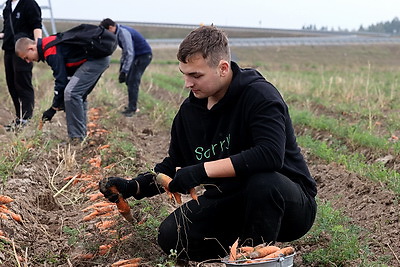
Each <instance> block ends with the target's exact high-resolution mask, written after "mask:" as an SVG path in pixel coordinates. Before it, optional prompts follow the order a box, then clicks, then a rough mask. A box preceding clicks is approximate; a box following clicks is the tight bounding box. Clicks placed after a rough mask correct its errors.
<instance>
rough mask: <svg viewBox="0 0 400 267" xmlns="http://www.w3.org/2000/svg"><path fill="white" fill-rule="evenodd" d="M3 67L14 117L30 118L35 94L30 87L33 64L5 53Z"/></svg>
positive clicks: (12, 54)
mask: <svg viewBox="0 0 400 267" xmlns="http://www.w3.org/2000/svg"><path fill="white" fill-rule="evenodd" d="M4 67H5V72H6V81H7V87H8V91H9V92H10V95H11V99H12V101H13V103H14V108H15V116H16V117H17V118H19V119H30V118H32V114H33V108H34V105H35V92H34V89H33V86H32V68H33V64H32V62H31V63H27V62H25V61H24V60H22V59H21V58H19V57H17V55H16V54H15V53H14V52H9V51H5V53H4Z"/></svg>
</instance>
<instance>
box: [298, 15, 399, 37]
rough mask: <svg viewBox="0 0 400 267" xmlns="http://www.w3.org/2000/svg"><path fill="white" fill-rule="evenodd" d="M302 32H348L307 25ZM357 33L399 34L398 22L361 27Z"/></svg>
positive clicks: (394, 20)
mask: <svg viewBox="0 0 400 267" xmlns="http://www.w3.org/2000/svg"><path fill="white" fill-rule="evenodd" d="M302 29H303V30H308V31H345V32H347V31H349V30H348V29H341V28H338V29H337V30H335V29H334V28H331V29H329V28H328V27H325V26H324V27H320V28H318V27H317V26H316V25H307V26H303V27H302ZM358 31H359V32H378V33H390V34H400V20H399V18H398V17H395V18H394V19H393V20H392V21H387V22H379V23H377V24H372V25H370V26H368V27H366V28H365V27H363V26H362V25H361V26H360V28H359V29H358Z"/></svg>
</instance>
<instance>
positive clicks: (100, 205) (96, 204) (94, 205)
mask: <svg viewBox="0 0 400 267" xmlns="http://www.w3.org/2000/svg"><path fill="white" fill-rule="evenodd" d="M111 205H113V203H111V202H105V201H103V202H97V203H94V204H93V205H90V206H88V207H86V208H84V209H82V210H81V211H88V210H90V209H95V208H98V207H107V206H111Z"/></svg>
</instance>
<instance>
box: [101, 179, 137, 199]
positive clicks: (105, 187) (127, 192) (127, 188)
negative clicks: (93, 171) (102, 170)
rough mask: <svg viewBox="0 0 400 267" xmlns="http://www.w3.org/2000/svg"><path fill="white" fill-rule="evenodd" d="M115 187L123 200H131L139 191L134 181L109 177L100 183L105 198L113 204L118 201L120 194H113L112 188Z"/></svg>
mask: <svg viewBox="0 0 400 267" xmlns="http://www.w3.org/2000/svg"><path fill="white" fill-rule="evenodd" d="M112 186H114V187H115V188H116V189H117V190H118V192H119V193H120V194H121V195H122V197H123V198H129V197H132V196H134V195H135V194H136V192H137V189H138V184H137V182H136V181H135V180H134V179H132V180H127V179H123V178H120V177H108V178H105V179H103V180H102V181H100V182H99V189H100V192H101V193H102V194H103V195H104V197H105V198H107V199H108V200H110V201H111V202H114V203H116V202H117V201H118V193H115V192H112V191H111V190H110V187H112Z"/></svg>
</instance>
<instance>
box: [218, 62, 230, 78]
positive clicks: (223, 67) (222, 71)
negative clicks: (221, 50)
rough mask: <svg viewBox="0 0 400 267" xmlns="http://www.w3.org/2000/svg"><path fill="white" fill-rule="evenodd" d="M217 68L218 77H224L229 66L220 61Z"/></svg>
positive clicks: (227, 63)
mask: <svg viewBox="0 0 400 267" xmlns="http://www.w3.org/2000/svg"><path fill="white" fill-rule="evenodd" d="M218 67H219V71H220V75H221V76H226V75H227V74H228V73H229V69H230V66H229V62H228V61H226V60H221V61H220V62H219V65H218Z"/></svg>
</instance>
